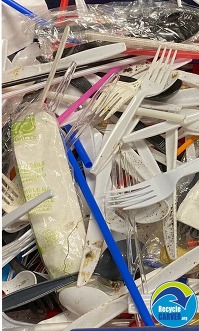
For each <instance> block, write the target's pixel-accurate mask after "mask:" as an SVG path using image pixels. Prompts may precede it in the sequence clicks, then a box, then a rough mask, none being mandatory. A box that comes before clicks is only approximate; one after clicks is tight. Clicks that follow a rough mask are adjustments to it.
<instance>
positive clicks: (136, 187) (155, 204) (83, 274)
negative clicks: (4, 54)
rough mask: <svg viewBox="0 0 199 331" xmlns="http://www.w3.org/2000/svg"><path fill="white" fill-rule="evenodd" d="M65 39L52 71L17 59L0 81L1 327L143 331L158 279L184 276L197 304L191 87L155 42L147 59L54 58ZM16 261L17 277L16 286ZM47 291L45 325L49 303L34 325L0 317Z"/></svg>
mask: <svg viewBox="0 0 199 331" xmlns="http://www.w3.org/2000/svg"><path fill="white" fill-rule="evenodd" d="M178 5H179V6H181V4H180V2H178ZM69 33H70V28H69V27H67V28H65V30H64V33H63V36H62V39H61V42H60V45H59V48H58V51H57V53H56V56H55V60H54V63H53V65H51V64H50V63H45V64H44V63H42V64H37V65H32V64H31V63H29V62H28V56H27V65H26V66H23V67H22V68H21V69H19V70H18V71H17V74H16V68H13V69H10V70H5V71H4V72H3V87H4V88H5V89H4V88H3V99H4V100H6V102H5V105H4V106H3V112H4V115H9V116H10V115H11V113H10V112H11V109H12V116H11V121H10V122H9V128H8V127H7V126H6V124H8V122H6V121H7V120H6V119H5V122H3V126H4V125H5V127H3V139H4V140H3V143H4V146H3V147H4V149H5V151H7V153H10V151H12V153H11V154H12V158H10V159H9V162H8V161H6V162H5V164H4V163H3V164H4V167H3V186H2V196H3V205H2V207H3V211H4V214H3V218H2V230H3V233H2V236H3V251H2V252H3V263H2V264H3V276H4V283H3V289H4V292H5V293H4V295H5V297H4V298H3V328H5V329H6V327H7V328H8V327H17V328H16V330H19V331H22V330H27V331H29V330H35V331H36V330H37V329H39V330H44V329H46V328H48V329H49V330H51V329H52V330H60V331H61V330H65V331H66V330H68V331H69V330H72V329H76V328H84V327H85V328H98V327H101V326H103V325H105V324H106V323H109V326H111V325H112V324H111V323H112V322H113V321H114V319H116V318H117V319H118V316H119V318H120V319H121V320H122V318H121V316H122V315H121V314H122V313H124V312H128V313H129V315H128V316H129V323H130V322H132V321H133V320H134V319H140V320H142V323H143V324H144V325H147V326H152V325H154V320H153V318H152V314H151V310H150V309H151V308H150V300H151V295H152V293H153V291H154V290H155V289H156V288H157V287H158V286H159V285H161V284H163V283H164V282H166V281H175V280H177V279H180V278H181V277H183V278H184V280H185V281H186V283H187V284H188V285H189V286H190V287H191V288H192V289H193V291H194V292H195V294H196V297H197V300H199V221H198V220H199V191H198V190H199V187H198V173H199V98H198V89H199V76H198V75H196V74H194V73H191V72H187V71H186V68H187V67H186V66H188V68H191V60H186V59H183V58H182V59H180V58H179V57H177V55H178V51H177V50H174V49H169V48H168V46H167V44H165V45H164V43H163V44H162V45H160V46H159V47H158V48H157V49H156V53H155V55H154V56H152V57H151V56H148V55H146V56H145V55H143V56H134V57H130V56H128V57H126V56H125V53H124V52H125V51H126V49H127V46H126V44H125V43H111V44H108V43H105V44H103V45H102V46H99V45H98V47H96V48H91V49H87V50H84V51H82V52H77V53H76V54H72V55H69V56H67V57H63V58H62V59H61V56H62V53H63V49H64V47H65V44H66V40H67V37H68V35H69ZM88 35H89V34H88ZM101 38H102V40H103V34H102V35H101ZM104 39H106V36H104ZM88 41H89V40H88ZM23 52H24V51H23ZM27 54H28V47H27ZM23 56H24V55H23ZM18 61H19V62H20V53H19V54H18ZM13 63H14V62H13ZM61 70H64V75H62V76H60V77H56V72H57V73H59V72H60V71H61ZM48 74H49V75H48ZM39 75H41V76H40V78H42V75H43V79H44V76H45V75H47V76H45V83H46V84H45V83H43V82H38V77H39ZM77 78H78V80H77V81H76V82H75V79H77ZM35 79H36V84H33V82H34V80H35ZM27 82H28V84H27V85H25V83H27ZM22 83H23V85H22V86H21V87H20V88H19V86H20V84H22ZM6 84H7V85H6ZM75 84H76V87H74V85H75ZM89 86H90V87H89ZM8 88H9V89H8ZM43 88H44V89H43ZM38 89H40V90H38ZM21 93H23V94H22V95H21ZM26 93H29V94H26ZM35 95H36V97H35ZM15 96H18V97H19V102H18V103H17V102H16V104H15V102H14V97H15ZM19 104H20V105H19ZM12 107H13V108H12ZM19 110H20V111H19ZM5 118H7V117H6V116H5ZM5 128H6V132H5ZM7 129H9V133H10V140H9V139H7V135H8V131H7ZM9 144H10V145H9ZM4 155H5V153H4ZM28 158H29V159H28ZM190 213H191V216H190ZM62 219H63V220H62ZM117 242H118V245H117ZM55 255H56V256H55ZM107 256H108V258H107ZM16 257H17V259H18V260H19V262H20V263H21V264H22V265H23V266H25V268H26V269H28V271H27V272H25V271H22V272H21V273H20V274H19V275H17V277H16V279H15V272H17V270H12V268H11V266H9V263H10V262H11V261H12V260H13V259H14V258H16ZM107 259H108V260H107ZM107 261H108V262H107ZM111 268H112V269H113V270H117V272H118V275H119V276H117V277H115V278H114V277H113V270H111ZM114 268H115V269H114ZM7 270H8V271H7ZM33 272H34V273H33ZM36 273H39V274H41V275H42V276H43V277H44V278H46V281H43V282H41V283H39V284H37V281H35V274H36ZM115 275H117V273H115ZM31 277H32V278H31ZM17 278H18V279H19V280H20V282H22V283H23V286H19V287H20V289H19V290H18V292H16V293H15V291H16V287H17V286H18V283H17ZM112 278H114V279H112ZM26 283H27V284H26ZM24 284H25V285H24ZM67 285H69V286H68V287H67ZM28 286H29V287H28ZM52 293H54V294H55V296H54V297H55V299H56V300H55V302H54V303H53V304H52V306H51V310H52V311H53V314H54V315H55V316H54V317H51V318H49V316H48V314H47V315H45V314H46V308H48V309H50V308H49V307H50V305H49V304H46V307H45V306H44V307H43V315H42V314H41V311H39V308H41V307H38V310H37V312H36V313H37V314H38V316H39V320H40V323H39V325H32V324H31V323H23V322H22V321H20V320H18V321H14V320H13V319H12V318H10V317H9V316H13V315H9V314H11V313H12V314H13V312H12V310H13V309H15V310H16V309H17V311H18V312H19V316H20V311H22V310H24V306H23V305H24V303H26V304H27V305H28V307H29V308H30V309H31V307H33V306H31V304H33V303H34V302H35V300H37V301H38V300H39V299H42V302H45V298H46V300H47V299H48V295H49V294H52ZM91 296H92V300H90V302H88V300H89V298H90V297H91ZM46 302H47V301H46ZM34 307H36V305H34ZM41 310H42V308H41ZM44 311H45V313H44ZM198 313H199V308H198V310H197V314H196V318H195V319H196V320H197V319H198V320H199V318H198ZM41 316H42V317H41ZM46 316H47V317H46ZM44 317H46V318H44ZM42 319H43V320H42ZM41 320H42V321H41ZM30 321H31V320H30Z"/></svg>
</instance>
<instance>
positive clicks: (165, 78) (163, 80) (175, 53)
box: [161, 50, 177, 84]
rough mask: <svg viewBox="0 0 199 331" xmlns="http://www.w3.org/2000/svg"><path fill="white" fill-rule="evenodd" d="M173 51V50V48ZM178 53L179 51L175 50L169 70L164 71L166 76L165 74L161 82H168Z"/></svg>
mask: <svg viewBox="0 0 199 331" xmlns="http://www.w3.org/2000/svg"><path fill="white" fill-rule="evenodd" d="M171 51H172V50H171ZM176 55H177V51H175V52H174V54H173V56H172V58H171V61H170V63H169V66H168V69H167V71H166V72H165V73H164V76H163V79H162V81H161V83H162V82H163V83H164V84H165V83H166V81H167V79H168V78H169V75H170V73H171V71H172V66H173V64H174V61H175V58H176Z"/></svg>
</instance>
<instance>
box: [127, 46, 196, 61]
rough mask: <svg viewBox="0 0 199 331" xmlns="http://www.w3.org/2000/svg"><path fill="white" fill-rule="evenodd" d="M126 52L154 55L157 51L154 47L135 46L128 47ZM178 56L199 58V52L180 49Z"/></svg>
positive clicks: (129, 53)
mask: <svg viewBox="0 0 199 331" xmlns="http://www.w3.org/2000/svg"><path fill="white" fill-rule="evenodd" d="M124 53H125V54H128V55H150V56H152V57H153V56H154V55H155V53H156V50H154V49H133V48H128V49H127V50H126V51H125V52H124ZM166 53H167V52H166ZM160 55H161V52H160ZM166 55H167V54H166ZM176 58H181V59H192V60H199V53H198V52H185V51H178V52H177V55H176Z"/></svg>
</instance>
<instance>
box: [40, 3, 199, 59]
mask: <svg viewBox="0 0 199 331" xmlns="http://www.w3.org/2000/svg"><path fill="white" fill-rule="evenodd" d="M87 8H88V11H78V10H77V9H76V7H75V6H69V7H68V9H67V11H64V10H63V11H59V10H57V9H56V10H51V11H50V12H49V13H50V15H51V19H50V20H48V19H47V18H46V20H47V22H48V24H49V25H48V26H44V25H43V24H40V23H38V24H36V26H35V33H36V35H37V36H38V39H39V42H40V45H41V48H42V51H43V55H44V56H45V57H46V58H48V59H50V58H52V53H53V51H54V50H56V47H57V44H58V42H59V41H60V38H61V34H62V32H63V29H64V27H65V25H69V26H70V30H71V32H70V36H69V39H68V42H69V43H73V44H74V43H84V42H87V41H88V39H87V37H86V36H84V32H86V31H92V32H100V33H102V34H103V33H108V34H113V35H117V36H128V37H136V38H146V39H151V40H159V41H167V42H176V43H193V42H196V41H197V39H198V38H199V9H198V8H195V7H192V6H188V5H186V4H183V7H182V8H179V7H178V6H177V4H176V1H169V2H164V1H152V0H150V1H142V4H141V5H140V4H139V3H138V1H134V2H125V3H122V2H117V3H114V2H112V3H108V4H98V5H87Z"/></svg>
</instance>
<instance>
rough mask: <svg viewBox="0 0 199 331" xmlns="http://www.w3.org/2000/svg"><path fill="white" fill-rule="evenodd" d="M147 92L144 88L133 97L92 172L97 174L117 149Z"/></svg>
mask: <svg viewBox="0 0 199 331" xmlns="http://www.w3.org/2000/svg"><path fill="white" fill-rule="evenodd" d="M145 96H146V92H145V91H143V90H140V91H138V93H137V94H136V95H135V96H134V97H133V99H132V100H131V102H130V103H129V105H128V106H127V108H126V110H125V112H124V113H123V114H122V116H121V117H120V119H119V120H118V122H117V123H116V125H115V127H114V129H113V131H112V132H111V134H110V136H109V137H108V139H107V142H106V143H105V144H104V146H103V148H102V149H101V151H100V153H99V154H98V156H97V158H96V160H95V162H94V164H93V167H92V169H91V173H93V174H95V175H96V174H97V173H98V172H99V170H101V168H102V167H103V165H104V163H105V162H106V160H107V159H108V158H109V156H110V155H111V154H112V153H113V152H114V150H115V149H116V147H117V145H118V143H119V141H120V140H121V138H122V136H123V135H124V133H125V131H126V129H127V128H128V125H129V123H130V121H131V119H132V118H133V116H134V115H135V113H136V110H137V109H138V107H139V105H140V104H141V102H142V100H143V99H144V98H145Z"/></svg>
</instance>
